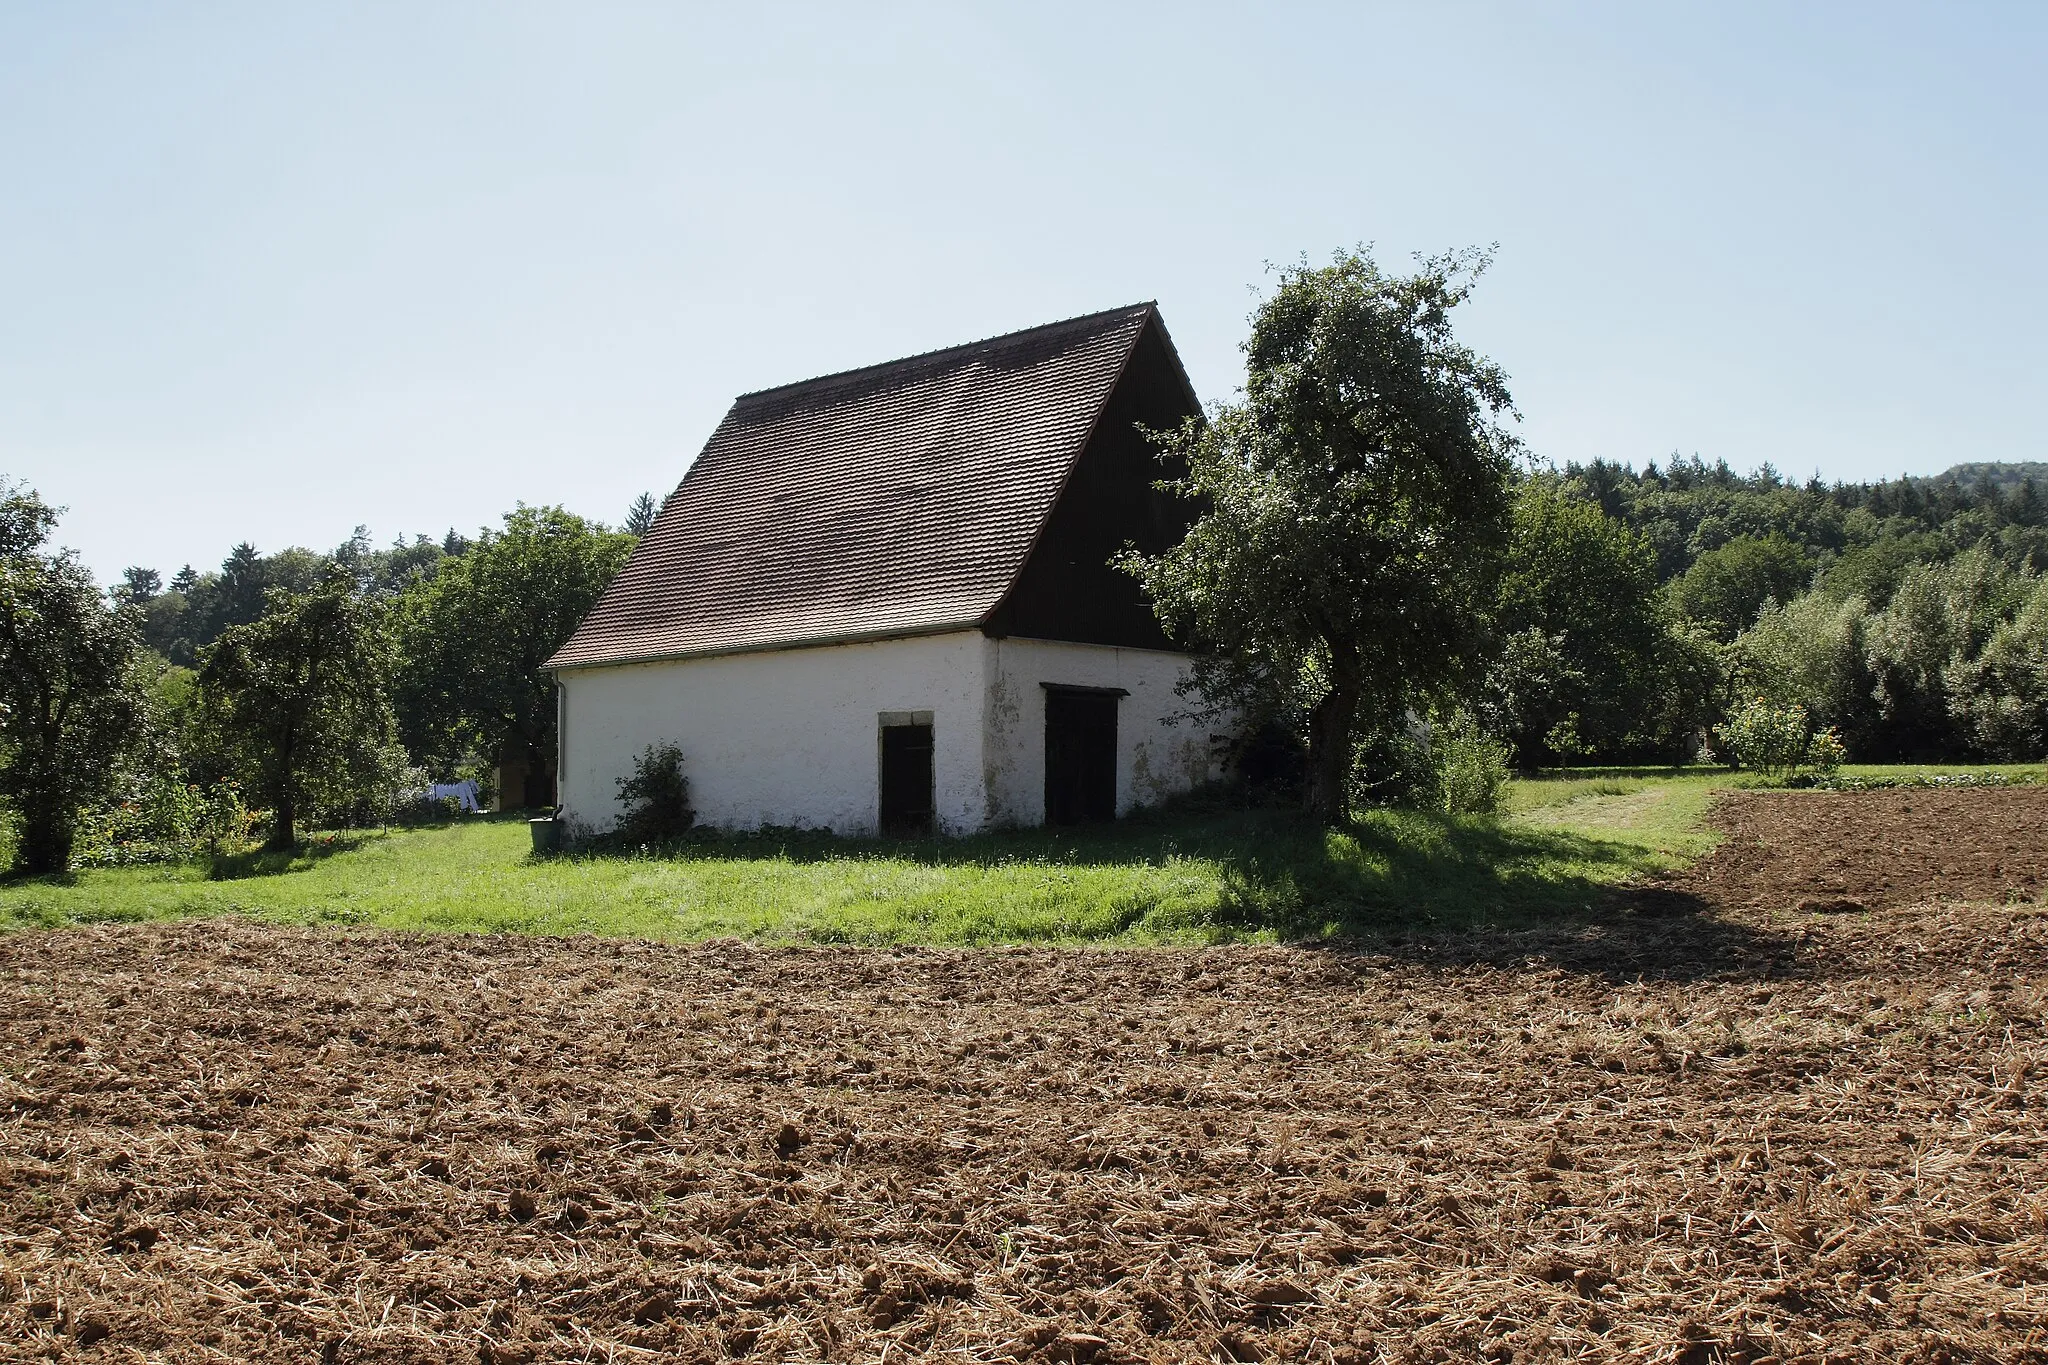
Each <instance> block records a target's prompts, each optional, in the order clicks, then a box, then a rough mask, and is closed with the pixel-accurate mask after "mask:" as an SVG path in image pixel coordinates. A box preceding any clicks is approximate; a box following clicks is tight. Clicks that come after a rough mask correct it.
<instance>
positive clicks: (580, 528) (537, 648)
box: [397, 506, 633, 801]
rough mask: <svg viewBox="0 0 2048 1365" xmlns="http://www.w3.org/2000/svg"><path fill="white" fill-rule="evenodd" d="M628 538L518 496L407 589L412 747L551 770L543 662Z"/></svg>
mask: <svg viewBox="0 0 2048 1365" xmlns="http://www.w3.org/2000/svg"><path fill="white" fill-rule="evenodd" d="M632 549H633V537H632V536H630V535H628V534H625V533H623V532H618V531H611V530H608V529H606V528H605V527H604V526H603V525H601V524H600V523H597V522H592V521H586V520H584V519H583V518H582V517H579V516H576V515H575V514H574V513H571V512H566V511H564V510H563V509H561V508H559V507H526V506H521V507H520V508H519V509H518V510H517V511H514V512H511V513H508V514H507V515H506V517H505V525H504V527H503V529H501V530H496V531H486V532H484V534H483V535H482V536H481V537H480V538H479V539H478V540H477V541H476V542H475V543H474V545H472V546H471V548H470V550H469V551H468V553H466V554H464V555H463V556H462V557H461V558H459V559H456V560H452V561H450V562H449V563H448V564H447V566H446V567H444V568H443V569H442V571H441V572H440V574H439V575H437V576H436V577H435V578H433V579H432V580H431V581H423V582H421V583H418V584H416V585H415V586H414V587H413V588H412V589H411V590H409V591H408V592H407V593H405V594H404V595H403V597H401V599H400V601H399V607H398V634H397V638H398V647H399V656H400V658H401V659H402V661H403V665H402V670H401V673H400V676H399V679H398V686H397V700H398V707H399V717H400V723H401V726H402V728H403V733H404V735H405V740H406V744H407V747H408V748H410V749H411V750H412V752H413V753H415V754H417V755H420V756H421V758H422V759H423V761H426V762H428V763H429V765H430V766H434V767H439V768H442V769H443V770H446V769H447V768H448V767H450V766H452V764H453V763H454V762H455V761H456V760H457V759H458V758H460V757H461V756H462V755H463V754H464V753H469V752H474V753H477V754H481V755H483V756H484V757H486V758H491V759H497V758H502V757H510V758H514V759H517V760H519V761H522V762H524V763H525V764H526V765H527V767H528V770H529V771H530V772H534V773H540V774H543V775H545V774H550V773H552V772H553V771H554V759H555V680H554V677H553V676H552V675H551V674H548V673H545V672H543V671H541V665H542V664H544V663H545V662H547V660H548V658H549V657H550V656H551V655H553V654H554V652H555V651H556V650H557V649H559V648H561V646H562V644H563V642H564V641H566V640H567V639H568V638H569V636H570V634H571V633H572V632H573V631H574V630H575V629H576V626H577V624H578V623H579V622H581V621H582V619H583V617H584V615H585V614H586V613H587V612H588V611H589V610H590V609H591V607H592V606H594V605H595V604H596V602H597V598H598V594H599V593H601V592H603V591H604V587H605V584H607V583H609V582H610V581H611V579H612V576H613V575H614V574H616V573H617V572H618V571H619V569H620V568H621V567H622V566H623V565H624V564H625V562H626V556H627V555H629V554H630V553H632ZM512 799H513V800H515V801H516V800H518V799H519V795H518V794H517V793H514V794H512Z"/></svg>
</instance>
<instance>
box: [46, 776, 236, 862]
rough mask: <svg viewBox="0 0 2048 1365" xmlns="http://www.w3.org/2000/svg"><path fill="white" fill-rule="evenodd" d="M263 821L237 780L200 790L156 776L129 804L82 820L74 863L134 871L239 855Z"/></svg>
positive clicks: (124, 802) (106, 808)
mask: <svg viewBox="0 0 2048 1365" xmlns="http://www.w3.org/2000/svg"><path fill="white" fill-rule="evenodd" d="M262 818H263V817H262V814H261V812H256V811H251V810H250V809H249V807H248V803H247V802H246V801H244V800H243V798H242V789H241V788H240V787H239V786H237V785H236V784H235V783H233V782H229V781H220V782H216V783H214V784H213V785H212V786H210V787H200V786H197V785H194V784H191V783H185V782H179V781H176V780H174V779H171V778H157V779H153V780H151V781H149V782H146V783H144V784H143V785H142V786H141V787H140V788H139V789H138V790H136V791H135V792H133V793H132V794H131V795H130V796H128V797H127V798H126V799H125V800H122V801H119V802H116V803H114V804H112V805H108V806H102V807H100V808H98V809H96V810H94V811H91V812H89V813H88V814H87V815H86V816H85V817H84V819H83V820H82V821H81V822H80V827H79V832H78V842H77V844H76V846H75V847H74V849H73V852H72V863H73V865H75V866H80V867H131V866H135V865H137V864H142V863H169V862H182V861H184V860H186V859H188V858H196V857H199V856H201V855H207V856H214V857H218V856H221V855H224V854H231V853H239V852H241V851H242V849H243V847H244V845H246V844H247V843H248V842H249V840H250V839H251V837H253V835H254V833H255V829H256V826H257V825H258V824H259V823H261V821H262Z"/></svg>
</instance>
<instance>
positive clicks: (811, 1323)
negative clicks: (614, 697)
mask: <svg viewBox="0 0 2048 1365" xmlns="http://www.w3.org/2000/svg"><path fill="white" fill-rule="evenodd" d="M1799 799H1804V800H1814V799H1815V798H1812V797H1803V798H1799ZM2044 968H2048V915H2044V914H2043V913H2042V912H2041V911H2040V910H2039V909H2037V908H2033V907H2000V906H1976V907H1971V906H1940V905H1930V906H1922V907H1921V908H1918V909H1910V910H1899V911H1889V912H1884V913H1877V914H1869V915H1826V916H1819V915H1791V916H1788V915H1783V914H1771V915H1767V914H1764V913H1762V912H1750V911H1733V912H1722V913H1700V914H1678V915H1669V914H1655V915H1653V914H1638V913H1631V912H1628V911H1617V912H1616V913H1615V914H1614V915H1613V916H1612V917H1611V918H1605V919H1599V920H1594V921H1588V922H1585V923H1581V924H1577V925H1574V926H1571V927H1567V928H1560V929H1558V930H1555V931H1546V932H1531V933H1513V934H1508V933H1496V934H1487V935H1472V936H1465V937H1435V938H1409V939H1405V940H1388V941H1382V942H1378V943H1375V944H1373V945H1370V946H1369V947H1366V948H1360V949H1358V950H1356V951H1334V950H1323V949H1314V948H1230V949H1206V950H1166V949H1156V950H1123V951H1114V952H1112V951H1052V950H1030V951H995V952H960V951H929V950H867V951H863V950H847V949H835V950H799V949H787V950H784V949H772V950H771V949H760V948H753V947H748V946H745V945H741V944H736V943H730V942H727V943H710V944H703V945H699V946H694V947H674V946H664V945H655V944H647V943H640V942H632V941H605V940H591V939H580V940H571V941H559V940H556V941H550V940H542V939H530V938H509V937H492V938H468V937H455V936H448V937H401V936H394V935H386V934H369V933H347V934H333V933H316V932H308V931H296V930H281V929H273V928H263V927H258V926H254V925H249V924H244V923H239V922H235V921H215V922H210V923H199V924H188V925H181V926H173V927H143V928H125V929H82V930H66V931H61V932H54V933H43V934H19V935H15V936H12V937H9V938H6V939H0V1014H4V1029H0V1356H5V1357H7V1358H41V1357H63V1358H70V1359H79V1360H142V1359H145V1358H147V1359H154V1360H173V1361H187V1360H222V1359H254V1360H275V1361H284V1360H293V1361H298V1360H321V1361H401V1360H403V1361H412V1360H434V1361H532V1362H540V1361H555V1360H609V1361H631V1360H668V1359H676V1360H713V1359H719V1358H724V1357H751V1358H756V1359H762V1360H781V1359H799V1360H801V1359H819V1358H827V1359H837V1360H877V1359H881V1358H883V1357H884V1356H885V1355H886V1356H887V1358H889V1359H892V1360H894V1359H916V1358H927V1357H931V1358H936V1357H938V1356H942V1355H943V1356H948V1357H953V1358H961V1357H964V1358H968V1359H977V1360H996V1359H1019V1360H1073V1361H1079V1360H1096V1361H1113V1360H1150V1359H1158V1360H1231V1359H1237V1360H1254V1359H1269V1360H1277V1359H1303V1360H1312V1361H1319V1362H1323V1361H1363V1360H1374V1359H1390V1360H1404V1359H1417V1360H1473V1359H1487V1360H1510V1359H1513V1360H1540V1359H1554V1358H1584V1359H1602V1360H1607V1359H1613V1360H1620V1359H1629V1360H1663V1361H1708V1360H1717V1359H1726V1360H1752V1361H1754V1360H1763V1359H1766V1358H1776V1359H1782V1360H1822V1359H1838V1360H1872V1359H1900V1360H1929V1361H1932V1360H1952V1361H1961V1360H1984V1361H1991V1360H2000V1361H2015V1360H2021V1361H2023V1360H2035V1361H2048V1119H2044V1106H2048V1086H2044V1083H2043V1082H2044V1079H2048V1040H2044V1035H2043V1013H2044V1008H2048V971H2044Z"/></svg>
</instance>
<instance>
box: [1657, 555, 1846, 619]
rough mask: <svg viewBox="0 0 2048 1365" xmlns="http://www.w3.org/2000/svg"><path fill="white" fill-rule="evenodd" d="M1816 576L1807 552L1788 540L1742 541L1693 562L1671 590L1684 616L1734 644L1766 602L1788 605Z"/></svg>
mask: <svg viewBox="0 0 2048 1365" xmlns="http://www.w3.org/2000/svg"><path fill="white" fill-rule="evenodd" d="M1812 576H1813V565H1812V564H1811V563H1810V562H1809V561H1808V560H1807V557H1806V552H1805V551H1804V550H1802V549H1800V548H1799V546H1798V545H1797V544H1796V543H1794V542H1793V541H1792V540H1791V539H1789V538H1788V537H1786V536H1783V535H1778V534H1772V535H1768V536H1742V537H1740V538H1739V539H1736V540H1732V541H1729V542H1728V543H1727V544H1726V545H1723V546H1721V547H1720V548H1719V549H1715V550H1709V551H1707V552H1706V553H1705V554H1703V555H1701V556H1700V557H1699V558H1698V559H1696V560H1694V561H1693V564H1692V567H1691V568H1689V569H1687V570H1686V571H1685V572H1684V573H1683V574H1682V575H1680V576H1679V578H1678V580H1677V581H1676V582H1674V583H1673V584H1672V585H1671V592H1672V599H1673V601H1675V602H1676V603H1677V605H1678V607H1679V609H1680V610H1681V611H1683V612H1684V613H1685V614H1686V615H1687V616H1688V617H1690V618H1691V619H1693V620H1695V621H1698V622H1699V623H1700V624H1702V625H1704V626H1706V627H1707V628H1708V629H1709V630H1711V631H1713V632H1714V634H1715V636H1716V637H1717V638H1719V639H1722V640H1732V639H1734V638H1735V636H1736V635H1737V634H1738V633H1739V632H1741V631H1742V630H1744V629H1745V628H1747V627H1748V626H1749V625H1751V624H1752V623H1753V622H1754V621H1755V620H1756V615H1757V613H1758V612H1759V611H1761V610H1762V609H1763V605H1764V603H1765V602H1766V601H1767V600H1770V599H1773V598H1775V599H1776V600H1778V601H1780V602H1784V601H1789V600H1790V599H1791V598H1793V597H1795V596H1797V595H1798V594H1799V593H1800V592H1801V591H1803V590H1804V589H1805V587H1806V585H1807V581H1808V580H1809V579H1810V578H1811V577H1812Z"/></svg>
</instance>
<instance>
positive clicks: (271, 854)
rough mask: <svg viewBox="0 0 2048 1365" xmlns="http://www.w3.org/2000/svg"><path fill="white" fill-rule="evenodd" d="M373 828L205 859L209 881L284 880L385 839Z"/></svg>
mask: <svg viewBox="0 0 2048 1365" xmlns="http://www.w3.org/2000/svg"><path fill="white" fill-rule="evenodd" d="M382 837H383V834H382V831H379V830H373V829H355V830H340V831H336V832H333V833H321V834H316V835H314V836H313V837H311V838H309V839H306V840H304V841H303V842H301V843H299V844H298V845H297V846H295V847H293V848H288V849H270V848H257V849H251V850H249V851H248V852H246V853H221V854H216V855H214V856H213V857H211V858H208V859H207V860H206V879H207V880H208V881H210V882H232V881H241V880H243V879H244V878H248V877H282V876H286V875H288V874H290V873H293V872H306V871H310V870H311V869H313V868H315V867H318V866H319V865H320V864H321V863H323V862H325V861H326V860H327V859H329V858H332V857H334V856H335V855H336V854H338V853H353V852H355V851H356V850H357V849H359V848H362V847H363V846H364V845H365V844H368V843H369V842H370V841H372V840H373V839H379V838H382Z"/></svg>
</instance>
